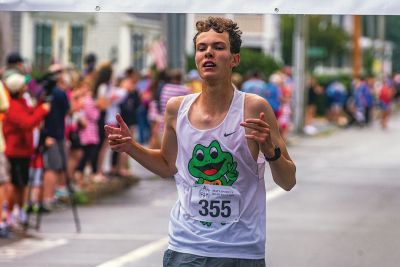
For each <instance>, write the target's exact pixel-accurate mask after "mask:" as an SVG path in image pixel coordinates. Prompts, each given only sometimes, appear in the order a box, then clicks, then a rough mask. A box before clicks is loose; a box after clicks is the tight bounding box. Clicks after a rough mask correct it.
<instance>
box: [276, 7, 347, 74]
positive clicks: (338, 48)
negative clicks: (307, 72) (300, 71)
mask: <svg viewBox="0 0 400 267" xmlns="http://www.w3.org/2000/svg"><path fill="white" fill-rule="evenodd" d="M281 23H282V24H281V32H282V53H283V60H284V63H285V64H293V35H294V23H295V17H294V16H293V15H285V16H282V19H281ZM308 27H309V29H308V33H309V34H308V47H311V48H318V49H321V50H323V51H324V53H323V54H322V55H321V56H320V57H318V58H310V66H313V65H314V64H315V63H316V62H322V63H325V64H327V63H328V61H329V59H330V58H331V57H337V56H339V55H341V54H343V53H344V52H345V51H346V50H347V45H348V42H349V40H350V36H349V34H348V33H347V32H346V31H345V30H344V29H343V28H342V27H340V26H339V25H336V24H334V23H332V19H331V16H323V15H312V16H309V17H308Z"/></svg>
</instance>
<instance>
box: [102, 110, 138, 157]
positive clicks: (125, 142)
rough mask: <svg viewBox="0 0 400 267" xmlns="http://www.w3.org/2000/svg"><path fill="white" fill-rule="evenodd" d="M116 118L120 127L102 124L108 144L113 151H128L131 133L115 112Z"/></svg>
mask: <svg viewBox="0 0 400 267" xmlns="http://www.w3.org/2000/svg"><path fill="white" fill-rule="evenodd" d="M116 119H117V121H118V124H119V125H120V127H113V126H110V125H105V126H104V130H105V132H106V137H107V140H108V144H109V145H110V148H111V149H112V150H114V151H117V152H128V151H129V149H130V148H131V147H132V133H131V131H130V130H129V127H128V126H127V125H126V123H125V122H124V120H123V119H122V117H121V115H120V114H117V116H116Z"/></svg>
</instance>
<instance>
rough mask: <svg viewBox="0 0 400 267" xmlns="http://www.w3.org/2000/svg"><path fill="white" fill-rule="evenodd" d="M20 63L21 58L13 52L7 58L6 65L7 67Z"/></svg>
mask: <svg viewBox="0 0 400 267" xmlns="http://www.w3.org/2000/svg"><path fill="white" fill-rule="evenodd" d="M22 62H24V59H23V58H22V57H21V55H20V54H19V53H18V52H13V53H11V54H9V55H8V56H7V64H8V65H12V64H17V63H22Z"/></svg>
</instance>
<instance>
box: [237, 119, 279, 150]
mask: <svg viewBox="0 0 400 267" xmlns="http://www.w3.org/2000/svg"><path fill="white" fill-rule="evenodd" d="M240 125H241V126H243V127H246V128H248V129H250V130H251V131H250V132H249V133H248V134H246V135H245V136H246V138H248V139H251V140H254V141H256V142H257V143H258V144H259V146H260V150H261V152H262V153H264V154H265V155H272V156H273V155H274V148H275V146H274V144H273V142H272V138H271V130H270V126H269V124H268V123H267V122H266V120H265V114H264V112H261V113H260V116H259V118H257V119H256V118H249V119H246V120H245V121H244V122H242V123H240Z"/></svg>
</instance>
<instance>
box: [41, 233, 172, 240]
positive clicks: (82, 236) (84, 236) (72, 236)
mask: <svg viewBox="0 0 400 267" xmlns="http://www.w3.org/2000/svg"><path fill="white" fill-rule="evenodd" d="M33 235H34V236H35V237H39V238H43V239H44V238H48V239H50V238H53V239H55V238H65V239H68V240H110V241H118V240H141V241H149V240H155V239H159V238H162V237H163V236H164V235H163V234H160V235H157V234H133V233H132V234H104V233H101V234H99V233H79V234H76V233H33Z"/></svg>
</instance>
